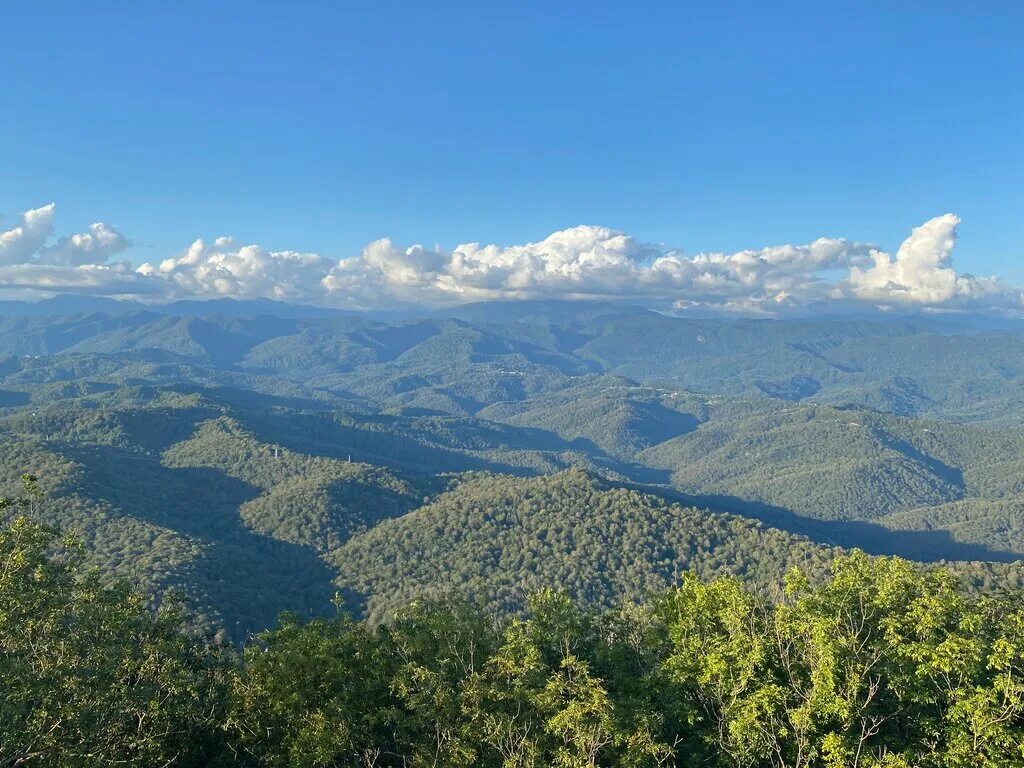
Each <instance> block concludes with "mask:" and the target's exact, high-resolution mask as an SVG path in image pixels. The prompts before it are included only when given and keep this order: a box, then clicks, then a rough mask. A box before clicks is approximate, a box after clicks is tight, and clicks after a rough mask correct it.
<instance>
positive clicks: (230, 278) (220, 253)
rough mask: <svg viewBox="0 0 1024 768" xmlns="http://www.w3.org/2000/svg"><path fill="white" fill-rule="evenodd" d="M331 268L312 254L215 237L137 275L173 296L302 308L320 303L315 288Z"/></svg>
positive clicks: (324, 260) (323, 260)
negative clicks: (267, 300) (258, 300)
mask: <svg viewBox="0 0 1024 768" xmlns="http://www.w3.org/2000/svg"><path fill="white" fill-rule="evenodd" d="M334 265H335V262H333V261H331V260H330V259H328V258H326V257H324V256H319V255H317V254H315V253H299V252H297V251H268V250H266V249H265V248H261V247H260V246H258V245H245V246H241V247H239V246H237V245H236V244H235V241H234V239H232V238H230V237H220V238H217V239H216V240H215V241H214V242H213V244H212V245H207V244H206V243H205V242H204V241H203V240H196V241H195V242H194V243H192V245H190V246H189V247H188V249H187V250H185V252H184V253H182V254H181V255H180V256H178V257H176V258H171V259H165V260H164V261H162V262H160V263H159V264H157V265H153V264H143V265H142V266H141V267H139V269H138V273H139V274H140V275H142V276H144V277H147V278H151V279H154V280H162V281H165V282H166V283H167V284H168V285H167V288H168V292H169V293H170V294H172V295H175V296H193V297H232V298H239V299H255V298H271V299H278V300H281V301H299V302H301V301H311V300H316V299H319V298H322V291H321V290H320V289H319V282H320V280H322V279H323V277H324V276H325V275H326V274H327V273H328V272H329V271H330V269H331V268H332V267H333V266H334Z"/></svg>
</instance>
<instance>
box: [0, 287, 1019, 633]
mask: <svg viewBox="0 0 1024 768" xmlns="http://www.w3.org/2000/svg"><path fill="white" fill-rule="evenodd" d="M0 405H2V406H3V407H4V408H3V411H2V414H3V415H2V420H0V434H2V441H0V467H2V471H3V477H4V480H5V488H6V489H7V490H8V491H10V490H11V488H13V484H14V483H15V482H16V480H17V478H18V477H19V475H20V474H21V473H24V472H31V473H34V474H37V475H39V476H40V477H41V482H42V484H43V486H44V488H45V489H46V490H47V492H48V493H49V494H50V495H51V496H52V497H54V498H62V499H64V502H63V503H62V504H60V505H55V506H53V507H52V509H51V510H50V511H49V512H48V513H47V514H49V515H51V517H52V522H54V523H56V524H58V525H59V526H61V527H64V528H71V529H74V530H76V531H78V532H79V533H81V534H82V535H83V536H84V537H85V539H86V541H87V544H88V547H89V550H90V552H91V553H92V557H93V558H94V560H95V562H97V563H98V564H100V565H101V566H102V567H103V568H105V569H107V570H108V571H110V572H115V573H121V574H127V575H130V576H131V577H132V578H134V579H136V580H137V581H138V582H139V583H140V584H143V585H145V586H146V588H147V589H150V590H156V591H160V590H162V589H164V588H166V587H168V586H175V585H176V586H181V587H183V588H184V589H185V590H186V591H187V592H188V593H189V594H190V595H191V596H192V597H193V599H194V600H195V602H196V605H197V606H198V613H199V614H200V616H199V618H198V619H197V620H198V621H199V622H200V623H201V624H204V625H206V626H213V627H221V628H222V629H223V631H225V632H227V633H228V634H229V635H232V636H235V637H239V638H242V637H245V636H246V635H247V634H249V633H250V632H253V631H256V630H259V629H261V628H263V627H265V626H268V625H269V624H270V623H272V621H273V619H274V617H275V616H276V614H277V613H278V612H279V611H281V610H285V609H292V610H298V611H299V612H300V613H313V614H315V613H322V612H324V611H329V610H330V602H331V599H332V596H333V595H334V594H335V592H336V591H338V590H340V591H341V592H342V594H343V595H345V598H346V601H347V603H348V604H349V607H350V608H351V609H352V610H353V611H355V612H357V613H362V614H365V615H367V616H370V617H371V618H373V619H374V620H382V619H384V618H386V617H387V615H388V614H389V611H392V610H394V609H395V608H397V607H398V606H400V605H401V604H403V603H404V602H406V601H408V600H409V599H411V598H412V597H415V596H416V595H422V594H438V593H441V592H444V591H447V590H449V589H453V590H457V591H459V592H463V593H468V594H471V595H474V596H476V598H477V599H479V600H481V601H482V602H484V603H485V604H487V605H490V606H491V607H492V608H493V609H494V610H497V611H501V612H507V611H516V610H518V609H519V608H521V606H522V605H523V600H524V599H525V596H526V595H527V593H528V592H530V591H531V590H533V589H535V588H539V587H542V586H552V585H562V586H567V587H568V588H569V589H570V591H571V592H572V593H573V594H574V595H575V596H577V597H579V598H580V599H581V600H584V601H587V602H591V603H596V604H600V605H608V604H612V603H613V602H615V601H616V600H618V599H620V598H624V597H626V598H637V597H642V596H643V595H644V594H645V593H647V592H648V591H650V590H652V589H656V588H658V587H660V586H664V585H665V584H668V583H670V582H671V581H672V580H673V579H674V578H675V576H676V574H678V573H679V572H680V571H682V570H685V569H691V570H694V571H696V572H698V573H703V574H706V575H712V574H719V573H735V574H739V575H742V576H743V577H744V578H748V579H750V580H753V581H755V582H759V583H765V584H768V583H777V582H778V580H779V578H781V574H782V573H783V572H784V571H785V569H786V568H787V567H788V566H789V565H792V564H794V563H801V564H804V565H808V566H809V567H812V568H821V567H824V563H825V562H827V560H828V559H829V558H830V556H831V553H832V552H833V551H834V550H833V548H834V547H847V548H849V547H860V548H864V549H866V550H867V551H868V552H873V553H888V554H901V555H904V556H908V557H911V558H914V559H918V560H922V561H937V560H950V561H959V562H960V563H961V564H960V565H958V566H957V567H958V568H959V569H960V571H961V572H962V573H964V574H965V575H967V576H968V578H969V579H970V580H971V581H972V583H975V584H977V585H980V586H984V585H986V584H994V583H997V582H998V583H1002V584H1012V583H1016V581H1017V580H1018V579H1019V575H1018V570H1017V566H1016V565H1015V564H1014V562H1015V561H1016V560H1018V559H1019V558H1020V557H1022V556H1024V431H1022V429H1024V415H1022V414H1024V328H1022V327H1021V326H1020V325H1019V324H1017V323H1016V322H1015V321H1012V320H1002V321H999V322H981V321H977V322H965V323H962V324H961V326H960V327H955V326H954V325H953V324H952V323H950V322H949V320H948V319H944V318H929V317H922V316H918V317H880V318H875V319H866V318H852V317H847V318H831V319H815V320H798V319H793V320H751V319H733V320H728V319H708V318H681V317H674V316H669V315H664V314H659V313H656V312H652V311H650V310H647V309H643V308H640V307H634V306H628V305H620V304H607V303H596V302H558V301H536V302H499V303H486V304H474V305H466V306H463V307H459V308H457V309H454V310H447V311H443V312H437V311H433V310H431V311H429V312H421V313H420V316H419V317H407V318H401V319H400V318H394V317H391V318H387V317H380V316H378V317H373V316H367V315H362V314H358V313H349V312H339V311H334V310H317V309H310V308H305V307H297V306H293V305H287V304H281V303H275V302H267V301H259V302H231V301H220V302H210V303H205V304H204V303H201V302H181V303H178V304H172V305H165V306H161V307H153V306H148V307H140V306H138V305H133V304H130V303H118V304H114V303H111V302H108V301H106V300H97V299H95V298H83V297H57V298H56V299H53V300H50V301H48V302H40V303H39V304H8V305H6V307H5V308H4V315H3V317H2V318H0Z"/></svg>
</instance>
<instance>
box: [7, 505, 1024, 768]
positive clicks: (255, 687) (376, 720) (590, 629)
mask: <svg viewBox="0 0 1024 768" xmlns="http://www.w3.org/2000/svg"><path fill="white" fill-rule="evenodd" d="M30 490H31V489H30ZM22 502H24V503H21V504H17V505H15V506H18V507H20V509H18V510H17V512H18V513H19V514H17V516H16V517H15V519H14V520H13V522H12V523H11V524H9V525H6V526H4V527H2V528H0V558H2V562H3V563H4V567H3V568H2V569H0V676H2V679H3V681H4V685H3V686H2V687H0V764H2V765H10V766H21V765H48V766H69V767H70V766H74V767H76V768H77V767H78V766H85V765H89V766H114V765H123V766H140V767H141V766H147V767H148V766H157V765H180V766H214V765H223V766H230V765H241V766H254V767H256V766H267V767H273V766H281V767H282V768H284V767H286V766H288V767H290V766H325V767H326V766H364V767H370V766H380V767H384V766H403V768H413V767H414V766H467V768H468V767H469V766H495V768H498V767H499V766H500V767H502V768H511V767H513V766H517V767H525V766H536V767H537V768H540V767H541V766H566V767H567V768H568V767H569V766H572V767H581V768H582V767H583V766H631V767H637V768H639V767H640V766H652V767H653V766H692V765H708V766H723V767H726V766H729V767H732V766H737V767H738V766H747V767H750V768H758V767H760V766H765V768H769V767H771V768H784V767H785V768H803V767H806V768H811V767H813V766H822V768H825V767H831V766H835V767H839V766H844V767H845V766H852V767H854V768H858V767H860V766H865V767H866V766H878V767H879V768H881V767H882V766H907V767H909V766H922V767H925V766H927V767H932V766H934V767H936V768H939V767H942V768H946V767H950V768H951V767H953V766H972V768H973V767H977V766H985V767H988V766H992V767H995V766H1000V767H1002V766H1016V765H1020V764H1021V762H1022V761H1024V599H1022V598H1024V595H1022V594H1021V593H1019V592H1011V593H1004V594H1000V595H988V596H977V595H976V594H974V593H971V592H968V591H966V590H964V589H963V587H962V585H961V584H960V583H959V581H958V580H957V579H956V578H955V577H954V576H953V575H951V573H950V572H948V571H946V570H944V569H942V568H935V567H932V568H923V567H921V566H916V565H914V564H912V563H910V562H908V561H905V560H900V559H898V558H875V559H872V558H869V557H868V556H866V555H864V554H862V553H859V552H854V553H852V554H849V555H844V556H841V557H839V558H836V559H835V560H833V561H832V563H831V565H830V569H829V572H828V573H827V574H825V575H814V574H810V573H808V572H806V571H802V570H800V569H798V568H792V569H790V570H789V571H788V572H787V573H786V575H785V578H784V580H783V581H782V583H781V584H780V585H779V587H778V588H777V589H775V590H760V591H758V590H752V589H750V588H746V587H744V586H743V585H742V584H741V582H740V581H738V580H737V579H736V578H733V577H722V578H718V579H714V580H711V581H702V580H701V579H699V578H697V576H696V575H694V574H681V575H680V578H679V580H678V581H677V582H676V584H675V585H674V586H672V587H670V588H668V589H665V590H662V591H660V592H657V593H655V594H652V595H651V596H649V598H648V599H647V600H646V601H644V602H641V603H635V602H624V603H621V604H619V605H617V606H615V607H613V608H610V609H605V610H593V609H589V610H588V609H584V608H581V607H580V606H578V605H577V604H576V603H574V601H572V600H571V599H570V598H569V597H568V596H567V595H566V593H564V592H559V591H553V590H541V591H539V592H536V593H534V594H533V595H532V596H531V598H530V600H529V603H528V607H527V610H526V612H525V613H524V614H523V615H522V616H521V617H519V618H514V619H507V618H505V619H503V618H500V617H498V616H496V615H495V614H494V613H493V612H491V611H488V610H486V609H484V608H482V607H480V606H479V605H475V604H474V603H472V602H470V601H466V600H464V599H462V598H459V597H452V596H448V597H438V598H435V599H432V600H425V601H413V602H410V603H409V604H408V605H406V606H404V607H402V608H401V609H399V610H397V612H396V613H395V614H394V616H393V618H392V620H391V621H389V622H388V623H387V624H385V625H381V626H377V625H372V624H369V623H364V622H357V621H354V620H353V619H352V618H350V617H349V616H348V615H347V614H346V613H344V612H340V613H338V614H337V615H335V616H334V617H332V618H321V619H314V620H311V621H305V620H303V619H301V618H300V617H298V616H295V615H286V616H285V617H283V618H282V620H281V622H280V623H279V624H278V625H277V626H276V627H275V628H273V629H270V630H267V631H265V632H263V633H261V634H259V635H258V636H257V637H255V638H254V639H253V640H252V641H251V642H249V643H248V644H247V645H246V646H245V647H244V648H240V649H236V648H233V647H223V646H219V645H215V644H211V643H203V642H200V641H197V640H195V639H193V638H190V637H187V636H186V635H185V634H184V633H183V631H182V628H183V624H182V616H183V614H182V606H181V604H180V602H178V601H177V600H175V599H173V598H170V597H168V598H165V599H164V600H162V601H161V602H160V604H159V605H157V606H151V605H148V604H147V601H146V600H145V599H144V597H143V596H141V595H140V594H138V593H136V592H133V591H132V590H130V589H129V588H127V587H126V586H125V585H124V583H122V582H117V581H115V582H113V583H111V582H109V581H105V580H103V579H101V578H100V576H99V574H98V572H97V571H96V570H95V569H89V568H85V567H84V566H83V559H82V552H81V550H80V548H78V547H76V545H75V543H74V542H73V541H69V540H66V539H64V540H61V539H58V538H56V534H55V533H54V532H53V531H51V530H49V529H47V528H45V527H42V526H40V525H39V524H37V523H34V522H32V521H31V520H30V518H29V517H27V516H25V515H24V513H25V512H31V509H30V507H32V506H33V505H34V502H33V501H32V500H31V499H22Z"/></svg>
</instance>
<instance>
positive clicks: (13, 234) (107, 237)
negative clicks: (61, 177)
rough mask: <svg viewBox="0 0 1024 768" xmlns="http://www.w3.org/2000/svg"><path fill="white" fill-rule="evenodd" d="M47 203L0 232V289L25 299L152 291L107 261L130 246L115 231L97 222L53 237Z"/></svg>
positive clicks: (122, 265) (130, 271)
mask: <svg viewBox="0 0 1024 768" xmlns="http://www.w3.org/2000/svg"><path fill="white" fill-rule="evenodd" d="M55 212H56V206H55V205H54V204H53V203H50V204H49V205H44V206H42V207H41V208H34V209H32V210H30V211H26V212H25V213H23V214H22V215H21V216H19V217H18V221H17V223H15V224H14V226H12V227H10V228H9V229H6V230H0V289H5V291H4V292H5V293H8V294H10V293H12V292H13V293H15V294H19V293H23V294H26V295H29V296H32V295H39V294H41V293H59V292H62V291H86V292H94V293H101V294H105V295H119V294H126V293H127V294H134V293H140V294H144V293H152V289H151V288H150V287H148V286H146V285H144V284H143V283H144V281H142V280H140V279H139V275H137V274H136V273H135V271H134V269H132V268H131V267H130V265H128V264H126V263H111V262H110V260H111V259H112V258H113V257H114V256H116V255H117V254H119V253H121V252H123V251H124V250H126V249H127V248H128V247H129V246H130V245H131V242H130V241H129V240H128V238H126V237H125V236H124V235H123V234H121V233H120V232H119V231H118V230H117V229H116V228H115V227H112V226H111V225H109V224H104V223H102V222H97V223H95V224H92V225H91V226H90V227H89V231H88V232H82V233H78V234H73V235H69V236H67V237H62V238H60V239H59V240H57V242H56V243H54V244H52V245H47V243H48V242H49V241H50V239H51V238H52V237H53V234H54V225H53V220H54V214H55Z"/></svg>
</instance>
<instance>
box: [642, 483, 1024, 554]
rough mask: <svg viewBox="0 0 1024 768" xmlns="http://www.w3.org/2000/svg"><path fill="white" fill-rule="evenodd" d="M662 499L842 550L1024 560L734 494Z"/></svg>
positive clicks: (944, 534)
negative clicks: (727, 514) (819, 516)
mask: <svg viewBox="0 0 1024 768" xmlns="http://www.w3.org/2000/svg"><path fill="white" fill-rule="evenodd" d="M662 495H665V496H666V498H669V499H673V500H677V501H680V502H681V503H685V504H688V505H692V506H695V507H706V508H708V509H711V510H713V511H716V512H730V513H732V514H736V515H742V516H744V517H751V518H754V519H756V520H760V521H761V522H763V523H765V524H767V525H770V526H772V527H773V528H778V529H780V530H783V531H788V532H789V533H796V534H800V535H803V536H807V537H808V538H809V539H811V540H813V541H816V542H818V543H821V544H830V545H834V546H839V547H844V548H846V549H852V548H858V549H862V550H864V551H865V552H867V553H868V554H872V555H898V556H900V557H904V558H907V559H909V560H917V561H919V562H924V563H930V562H939V561H943V560H992V561H997V562H1004V563H1007V562H1013V561H1015V560H1024V553H1021V552H1006V551H1001V550H994V549H990V548H989V547H986V546H984V545H983V544H972V543H969V542H963V541H957V540H955V539H954V538H953V537H952V535H951V534H950V533H949V531H944V530H933V531H904V530H894V529H891V528H886V527H885V526H883V525H879V524H878V523H872V522H868V521H862V520H817V519H814V518H809V517H803V516H802V515H798V514H796V513H794V512H791V511H789V510H788V509H784V508H782V507H776V506H772V505H770V504H764V503H761V502H754V501H747V500H744V499H740V498H737V497H735V496H724V495H704V496H688V495H686V494H681V493H670V494H665V493H664V492H662Z"/></svg>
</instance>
